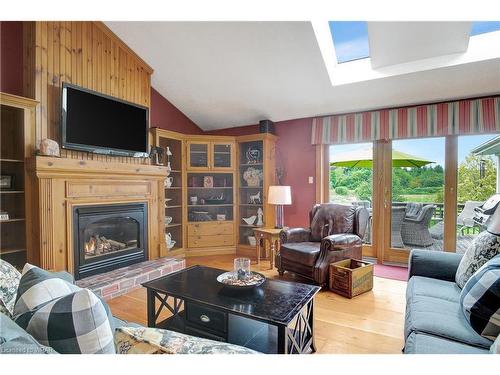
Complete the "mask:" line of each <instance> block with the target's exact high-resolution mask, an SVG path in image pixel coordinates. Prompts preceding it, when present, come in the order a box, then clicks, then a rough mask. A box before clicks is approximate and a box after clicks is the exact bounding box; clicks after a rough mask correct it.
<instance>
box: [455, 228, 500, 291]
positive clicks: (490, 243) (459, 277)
mask: <svg viewBox="0 0 500 375" xmlns="http://www.w3.org/2000/svg"><path fill="white" fill-rule="evenodd" d="M498 254H500V236H497V235H495V234H492V233H490V232H488V231H484V232H482V233H480V234H479V235H478V236H477V237H476V238H475V239H474V241H473V242H472V244H471V245H470V246H469V248H468V249H467V251H466V252H465V254H464V256H463V257H462V260H461V261H460V264H459V265H458V269H457V273H456V274H455V282H456V283H457V285H458V286H459V287H460V288H463V287H464V286H465V283H466V282H467V280H469V279H470V277H471V276H472V275H473V274H474V273H475V272H476V271H477V270H478V269H479V268H481V267H482V266H483V264H485V263H486V262H487V261H489V260H490V259H492V258H493V257H494V256H496V255H498Z"/></svg>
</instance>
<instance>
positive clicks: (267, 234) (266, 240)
mask: <svg viewBox="0 0 500 375" xmlns="http://www.w3.org/2000/svg"><path fill="white" fill-rule="evenodd" d="M283 229H286V228H283ZM283 229H276V228H254V230H253V231H254V234H255V240H256V244H255V247H256V251H257V264H259V263H260V252H261V250H262V247H261V246H260V240H262V245H263V248H264V251H265V252H266V254H267V246H266V245H267V244H268V245H269V248H270V250H271V251H270V258H271V259H270V263H271V269H273V268H274V259H275V257H276V254H277V253H279V249H280V232H281V231H282V230H283Z"/></svg>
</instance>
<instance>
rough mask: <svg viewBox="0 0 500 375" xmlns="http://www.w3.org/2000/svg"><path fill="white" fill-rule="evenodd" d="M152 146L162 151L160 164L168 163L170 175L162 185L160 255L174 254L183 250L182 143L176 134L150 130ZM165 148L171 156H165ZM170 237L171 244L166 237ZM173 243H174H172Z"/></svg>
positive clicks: (183, 185)
mask: <svg viewBox="0 0 500 375" xmlns="http://www.w3.org/2000/svg"><path fill="white" fill-rule="evenodd" d="M152 132H153V136H154V138H155V139H154V144H155V145H156V146H158V147H161V148H162V149H163V158H162V160H161V162H162V163H163V165H165V166H167V165H168V164H169V163H170V168H171V170H170V173H169V175H168V176H166V179H165V185H164V187H163V188H164V193H165V194H164V198H165V199H164V211H165V216H164V223H163V226H164V234H165V240H164V241H163V245H164V249H165V251H164V252H162V254H175V253H177V252H180V251H182V250H183V248H184V246H185V244H184V231H183V228H184V198H183V197H184V190H185V189H184V187H185V183H183V168H182V165H183V160H184V152H183V141H182V139H181V138H179V137H178V136H177V135H176V134H174V133H172V132H169V131H165V130H162V129H157V128H154V129H152ZM167 147H168V150H169V151H170V153H171V154H172V155H167ZM168 235H169V236H170V238H171V243H170V245H169V244H168V243H167V240H166V237H167V236H168ZM174 241H175V242H174Z"/></svg>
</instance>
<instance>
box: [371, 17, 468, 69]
mask: <svg viewBox="0 0 500 375" xmlns="http://www.w3.org/2000/svg"><path fill="white" fill-rule="evenodd" d="M471 27H472V22H368V35H369V38H368V39H369V44H370V58H371V65H372V67H373V68H379V67H382V66H387V65H394V64H399V63H403V62H408V61H415V60H421V59H427V58H430V57H436V56H442V55H450V54H453V53H459V52H465V51H466V50H467V46H468V44H469V34H470V30H471Z"/></svg>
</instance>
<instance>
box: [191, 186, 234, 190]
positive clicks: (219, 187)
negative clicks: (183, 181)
mask: <svg viewBox="0 0 500 375" xmlns="http://www.w3.org/2000/svg"><path fill="white" fill-rule="evenodd" d="M188 189H233V187H232V186H214V187H203V186H200V187H195V186H188Z"/></svg>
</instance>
